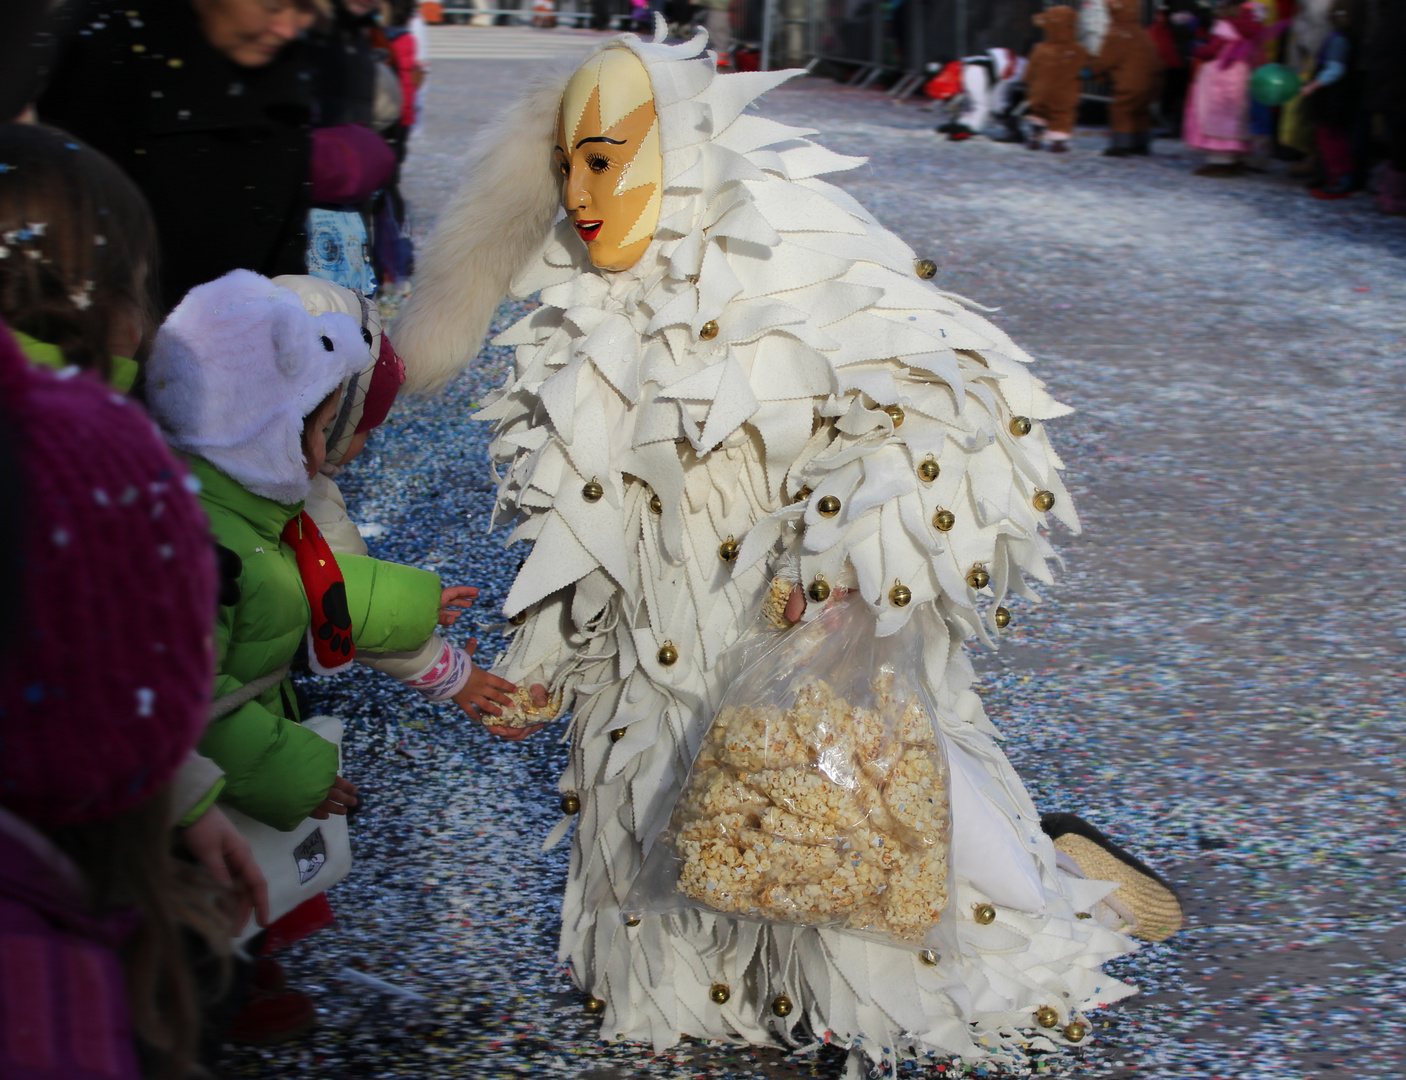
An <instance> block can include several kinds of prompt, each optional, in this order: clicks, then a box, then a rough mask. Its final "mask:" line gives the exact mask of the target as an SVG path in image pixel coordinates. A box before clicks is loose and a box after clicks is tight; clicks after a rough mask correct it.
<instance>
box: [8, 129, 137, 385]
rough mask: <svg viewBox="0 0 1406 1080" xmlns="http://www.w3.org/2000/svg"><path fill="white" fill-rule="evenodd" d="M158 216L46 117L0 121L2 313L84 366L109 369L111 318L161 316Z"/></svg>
mask: <svg viewBox="0 0 1406 1080" xmlns="http://www.w3.org/2000/svg"><path fill="white" fill-rule="evenodd" d="M156 258H157V240H156V225H155V223H154V222H153V220H152V215H151V208H150V207H149V206H148V205H147V201H146V199H145V198H144V197H143V195H142V193H141V192H140V191H139V190H138V189H137V186H136V184H134V183H133V182H132V181H131V180H130V179H129V178H128V177H127V175H126V174H125V173H124V172H123V171H122V170H121V169H119V168H118V167H117V166H116V165H114V164H113V163H112V162H111V161H110V160H108V159H107V158H106V157H104V156H103V155H102V154H100V153H98V152H97V151H96V150H94V149H93V148H92V147H90V146H88V145H86V144H85V143H83V142H80V141H79V140H78V139H75V138H74V137H73V136H72V135H69V134H67V133H65V132H62V131H59V130H58V129H57V128H51V127H45V126H44V125H42V124H13V123H11V124H0V318H3V319H4V320H5V322H6V323H8V324H9V326H10V327H11V328H12V329H14V330H19V331H22V332H23V333H26V334H28V335H29V336H30V337H33V338H37V339H38V340H40V341H44V342H47V343H48V344H50V345H55V346H57V347H58V349H59V350H60V351H61V352H62V353H63V356H64V359H65V360H66V361H67V362H68V363H70V364H73V365H75V366H77V367H79V368H83V369H85V370H95V371H98V372H99V373H101V374H102V375H103V377H104V378H106V377H107V376H108V375H109V374H110V372H111V367H112V364H111V354H110V351H109V342H110V341H111V339H112V331H113V324H114V322H115V320H116V319H117V318H119V317H122V316H128V317H135V318H136V319H137V322H138V326H137V329H138V330H139V331H140V333H141V338H142V340H143V341H145V340H148V339H149V338H150V337H151V335H152V333H153V332H154V331H155V328H156V325H157V317H156V306H155V304H154V303H153V301H152V297H151V292H150V290H149V289H148V287H147V285H146V282H148V281H153V280H155V277H156Z"/></svg>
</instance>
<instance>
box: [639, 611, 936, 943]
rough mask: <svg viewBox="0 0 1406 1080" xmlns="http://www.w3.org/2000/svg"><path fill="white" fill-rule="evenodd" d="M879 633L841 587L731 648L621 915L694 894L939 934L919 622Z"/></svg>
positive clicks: (893, 930)
mask: <svg viewBox="0 0 1406 1080" xmlns="http://www.w3.org/2000/svg"><path fill="white" fill-rule="evenodd" d="M910 627H911V624H910ZM874 630H875V620H874V617H873V616H872V615H871V614H870V612H869V611H868V609H867V608H866V607H865V606H864V604H863V603H862V602H861V601H860V600H859V599H858V598H855V597H851V598H849V599H845V600H834V601H832V602H831V603H830V605H829V606H828V607H827V608H826V609H825V611H824V612H822V613H821V615H820V617H819V618H817V619H816V620H814V621H813V622H810V623H807V624H803V625H798V626H796V627H794V628H792V629H790V630H788V631H786V632H785V633H782V634H776V633H774V632H766V631H763V632H762V634H763V635H764V636H763V637H762V638H760V639H758V638H755V637H754V638H752V639H750V640H748V641H747V642H746V643H744V644H743V645H742V646H740V647H739V654H740V655H741V657H742V659H741V671H740V672H739V673H738V674H737V676H736V677H735V678H734V679H732V680H731V682H730V683H729V685H728V688H727V692H726V695H725V697H724V698H723V701H722V705H721V707H720V708H719V710H718V713H717V716H716V717H715V718H714V720H713V723H712V725H711V726H710V727H709V729H708V732H707V734H706V735H705V736H704V738H703V742H702V745H701V746H700V748H699V751H698V754H697V756H696V757H695V759H694V762H693V767H692V769H691V771H690V773H689V776H688V779H687V780H686V781H685V783H684V785H683V791H682V793H681V795H680V796H679V799H678V801H677V803H676V804H675V806H674V809H673V813H672V815H671V817H670V819H669V823H668V825H667V827H666V828H665V829H664V831H663V832H662V833H661V834H660V836H659V838H658V840H657V841H656V842H655V845H654V847H653V849H652V850H651V853H650V855H649V857H648V858H647V859H646V862H645V866H644V868H643V870H642V872H641V874H640V877H639V880H638V881H637V882H636V884H635V886H634V889H633V890H632V892H631V895H630V897H629V898H628V899H627V901H626V905H625V906H626V909H627V911H630V912H643V911H651V912H661V911H669V910H677V909H679V908H682V907H688V906H698V907H702V908H706V909H708V910H711V911H717V912H721V913H724V914H727V915H733V916H737V917H740V918H749V919H766V920H771V921H775V922H786V923H799V924H803V925H806V926H816V927H834V928H842V929H845V930H849V931H854V932H857V933H860V934H864V935H866V936H877V937H879V938H882V939H883V940H886V941H889V942H891V943H899V944H903V945H907V946H911V947H928V946H932V945H935V944H937V941H936V939H935V936H934V935H935V933H936V928H937V927H938V925H939V924H940V923H941V921H942V916H943V911H944V910H945V909H946V907H947V904H948V899H949V896H950V894H951V882H950V871H951V835H952V829H951V802H950V798H949V793H948V788H949V784H948V771H947V762H946V758H945V755H944V753H943V749H942V745H941V742H940V740H939V739H938V738H937V735H936V730H935V727H934V724H933V717H934V715H935V714H934V711H933V708H932V704H931V702H930V700H929V699H928V695H927V693H926V690H925V689H924V688H923V686H922V682H921V679H920V677H919V674H918V673H919V672H920V671H921V669H922V668H921V650H922V641H921V639H920V637H919V636H918V634H917V632H916V629H909V630H904V631H900V632H899V633H898V634H895V635H893V636H891V637H887V638H878V637H876V636H875V633H874ZM734 662H736V661H734ZM943 925H944V926H945V924H943Z"/></svg>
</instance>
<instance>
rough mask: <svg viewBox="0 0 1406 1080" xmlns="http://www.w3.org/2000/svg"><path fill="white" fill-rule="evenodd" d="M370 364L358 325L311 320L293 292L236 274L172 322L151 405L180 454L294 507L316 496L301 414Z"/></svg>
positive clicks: (151, 370) (202, 289) (344, 319)
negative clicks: (198, 459)
mask: <svg viewBox="0 0 1406 1080" xmlns="http://www.w3.org/2000/svg"><path fill="white" fill-rule="evenodd" d="M329 342H330V343H331V345H332V348H331V349H330V350H329V349H328V348H327V344H326V343H329ZM365 362H366V342H365V341H364V340H362V337H361V327H360V324H359V323H358V322H357V320H355V319H353V318H351V317H350V316H349V315H342V314H335V313H329V314H326V315H311V314H309V313H308V312H307V310H306V309H305V308H304V307H303V304H302V301H301V300H299V298H298V296H297V294H296V293H294V292H292V291H291V290H289V289H285V288H282V287H280V286H278V285H275V284H274V283H273V282H272V281H270V280H269V279H268V278H266V277H263V276H261V275H259V274H255V273H253V272H252V271H249V270H232V271H231V272H230V273H228V274H226V275H225V276H224V277H222V278H219V279H218V280H216V281H211V282H207V283H206V284H204V285H198V286H196V287H195V288H194V289H192V290H191V291H190V292H189V293H187V294H186V296H185V299H183V300H182V301H181V302H180V303H179V304H178V305H177V306H176V309H175V310H174V311H172V312H171V314H170V315H169V316H167V318H166V322H165V323H164V324H162V327H161V329H160V331H159V332H158V333H157V335H156V344H155V346H154V348H153V349H152V353H151V360H150V361H149V362H148V365H147V401H148V403H149V404H150V406H151V412H152V415H153V416H154V417H155V418H156V421H157V422H158V423H159V424H160V425H161V426H162V428H163V429H164V430H165V431H166V434H167V438H168V439H169V441H170V443H171V445H172V446H174V447H175V448H176V449H178V450H183V451H185V452H187V453H190V454H195V455H197V456H199V457H202V458H204V459H205V460H206V461H208V462H210V463H211V464H212V465H214V466H216V467H217V468H219V469H220V470H222V471H223V472H225V473H227V474H229V475H230V476H231V477H233V478H234V479H235V480H236V481H238V482H239V483H240V484H241V485H243V486H244V487H246V488H248V489H249V490H250V491H252V492H254V494H256V495H262V496H263V497H264V498H267V499H273V500H274V501H275V502H280V503H296V502H301V501H302V500H303V499H304V498H305V497H306V496H307V493H308V474H307V466H306V463H305V461H304V459H303V445H302V444H303V418H304V417H305V416H307V415H308V413H310V412H312V411H313V410H314V409H315V408H317V406H318V404H319V403H320V402H321V401H322V399H323V398H325V397H326V396H327V395H328V394H329V393H331V392H332V391H333V390H335V389H336V388H337V386H338V385H340V384H341V383H342V382H343V381H345V380H346V378H347V377H348V376H349V375H351V374H352V373H353V372H355V371H356V370H357V369H358V368H359V367H361V366H362V365H364V364H365Z"/></svg>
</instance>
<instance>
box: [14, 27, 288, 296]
mask: <svg viewBox="0 0 1406 1080" xmlns="http://www.w3.org/2000/svg"><path fill="white" fill-rule="evenodd" d="M136 7H137V8H138V9H139V11H140V14H139V15H138V14H137V10H134V5H133V3H132V0H120V2H119V0H86V2H79V3H70V4H69V5H68V9H70V10H69V25H68V27H67V33H66V34H65V37H64V40H63V43H62V45H61V46H60V52H59V56H58V57H57V59H56V61H55V64H54V67H53V69H52V72H51V75H50V79H49V83H48V86H47V87H46V89H45V90H44V93H43V94H42V95H41V97H40V98H39V101H38V108H39V118H40V119H41V120H42V121H43V122H45V123H47V124H52V125H54V126H56V127H60V128H63V129H64V130H66V131H70V132H72V133H73V134H75V135H77V136H78V137H79V138H81V139H83V140H84V141H85V142H88V143H90V144H92V145H93V146H94V147H96V148H97V149H99V150H101V151H102V152H103V153H104V154H106V155H107V156H108V157H110V158H112V159H113V160H114V161H115V162H117V164H118V165H120V166H121V167H122V168H123V169H124V170H126V172H127V173H128V175H129V176H131V177H132V179H133V180H135V181H136V183H137V186H138V187H140V188H141V189H142V191H143V192H144V193H145V194H146V197H147V200H148V201H149V202H150V203H151V208H152V211H153V212H154V214H155V216H156V227H157V233H158V235H159V237H160V243H161V266H160V271H159V273H160V277H159V283H160V287H159V290H158V297H159V299H160V302H161V304H162V307H163V309H165V310H169V309H170V308H171V307H174V306H175V304H176V303H177V302H179V300H180V299H181V297H182V296H184V295H185V293H186V292H187V290H189V289H190V288H192V287H193V286H195V285H199V284H201V283H202V282H205V281H210V280H212V279H214V278H217V277H219V276H220V275H221V274H224V273H226V272H228V271H230V270H233V269H236V268H244V269H248V270H256V271H258V272H259V273H262V274H268V275H270V276H272V275H275V274H298V273H303V272H304V269H305V259H306V257H305V248H306V243H307V239H306V236H305V233H304V225H303V223H304V219H305V218H306V216H307V206H308V195H307V192H308V185H307V178H308V150H309V129H308V118H309V97H310V83H309V79H308V76H307V72H306V71H305V70H304V62H303V58H302V56H301V48H302V47H301V45H300V44H298V43H294V44H292V45H290V46H288V47H287V48H285V49H284V50H283V51H282V52H281V53H279V54H278V56H277V57H275V59H274V60H273V62H272V63H270V64H268V65H267V66H265V67H258V68H248V67H241V66H239V65H237V64H235V63H233V62H232V61H230V60H228V59H227V58H225V56H224V55H223V54H221V53H219V52H217V51H216V50H215V49H213V48H212V47H211V46H210V45H209V43H208V42H207V41H206V40H205V37H204V34H203V33H202V31H201V29H200V24H199V22H198V21H197V18H196V15H195V11H194V8H193V7H192V6H191V0H142V3H141V4H140V5H138V6H136ZM129 11H131V12H132V13H133V14H132V15H130V16H129V15H128V14H127V12H129Z"/></svg>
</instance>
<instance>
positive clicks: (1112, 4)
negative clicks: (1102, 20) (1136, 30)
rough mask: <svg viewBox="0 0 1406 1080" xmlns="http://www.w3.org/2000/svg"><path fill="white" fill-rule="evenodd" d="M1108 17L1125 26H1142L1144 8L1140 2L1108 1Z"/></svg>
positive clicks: (1127, 0)
mask: <svg viewBox="0 0 1406 1080" xmlns="http://www.w3.org/2000/svg"><path fill="white" fill-rule="evenodd" d="M1108 17H1109V19H1111V20H1112V21H1113V22H1114V23H1115V24H1120V25H1123V26H1141V25H1142V7H1141V5H1140V4H1139V3H1138V0H1108Z"/></svg>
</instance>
